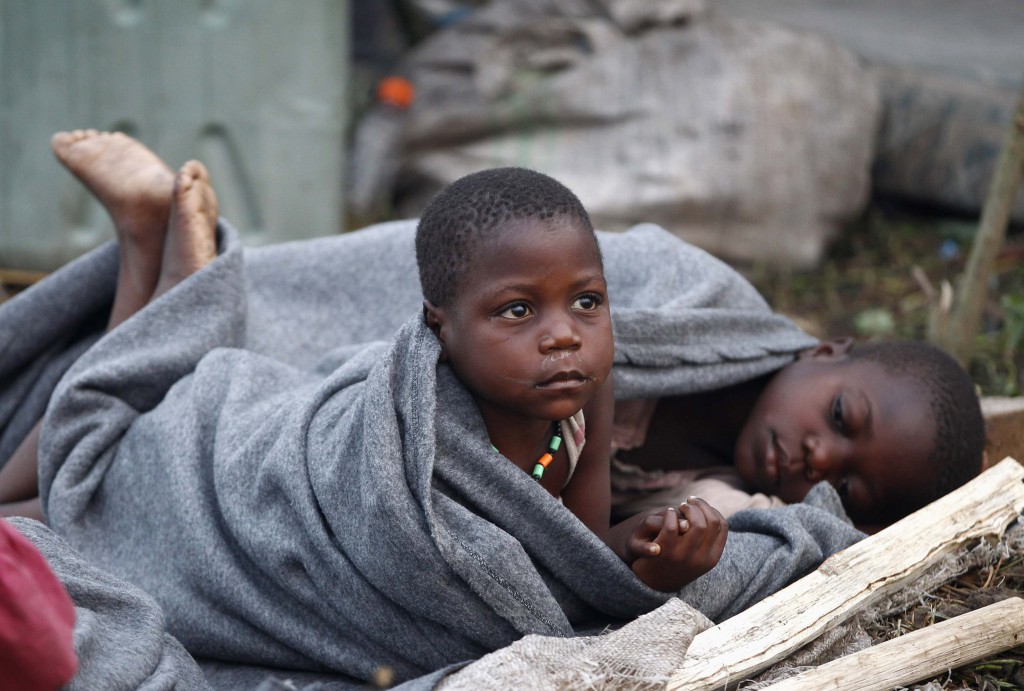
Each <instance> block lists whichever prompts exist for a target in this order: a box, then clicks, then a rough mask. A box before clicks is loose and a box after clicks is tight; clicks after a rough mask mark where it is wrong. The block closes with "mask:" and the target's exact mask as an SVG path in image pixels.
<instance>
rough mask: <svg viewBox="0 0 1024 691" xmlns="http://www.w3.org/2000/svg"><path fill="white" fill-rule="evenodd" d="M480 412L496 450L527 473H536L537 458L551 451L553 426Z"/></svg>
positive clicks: (511, 416)
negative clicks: (549, 445)
mask: <svg viewBox="0 0 1024 691" xmlns="http://www.w3.org/2000/svg"><path fill="white" fill-rule="evenodd" d="M480 412H481V414H482V416H483V418H484V425H485V426H486V428H487V436H489V437H490V439H491V444H492V445H493V446H494V448H496V449H497V450H498V452H499V453H500V454H501V455H502V456H504V457H505V458H507V459H509V460H510V461H512V462H513V463H514V464H515V465H517V466H518V467H520V468H522V469H523V470H525V471H526V472H527V473H531V472H533V467H534V465H535V464H536V463H537V459H538V458H539V457H540V456H542V455H543V454H544V453H545V452H546V451H547V450H548V444H549V442H550V441H551V434H552V430H553V429H554V423H552V422H551V421H550V420H539V419H537V418H526V417H520V416H514V415H509V414H499V413H496V412H494V411H488V410H485V409H484V408H483V407H481V411H480Z"/></svg>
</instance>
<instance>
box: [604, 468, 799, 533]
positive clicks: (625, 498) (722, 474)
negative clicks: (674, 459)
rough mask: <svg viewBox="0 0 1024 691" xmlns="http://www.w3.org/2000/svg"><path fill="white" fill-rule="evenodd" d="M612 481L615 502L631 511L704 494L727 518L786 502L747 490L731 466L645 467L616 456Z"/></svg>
mask: <svg viewBox="0 0 1024 691" xmlns="http://www.w3.org/2000/svg"><path fill="white" fill-rule="evenodd" d="M611 482H612V505H613V506H614V507H615V509H616V511H621V512H624V513H627V514H633V513H639V512H640V511H646V510H647V509H655V508H659V507H666V506H678V505H679V504H681V503H682V502H684V501H686V500H687V499H689V498H690V497H700V498H701V499H703V500H704V501H706V502H707V503H709V504H711V506H713V507H715V508H716V509H718V511H719V512H720V513H721V514H722V515H723V516H725V517H726V518H728V517H729V516H731V515H733V514H734V513H736V512H738V511H742V510H743V509H769V508H773V507H776V506H785V502H783V501H782V500H781V499H779V498H778V497H774V496H770V495H766V494H759V493H758V494H750V493H748V492H746V491H744V489H743V482H742V481H741V480H740V478H739V475H737V474H736V470H735V469H734V468H732V467H729V466H716V467H712V468H702V469H700V470H657V471H645V470H642V469H640V468H637V467H636V466H634V465H630V464H628V463H623V462H622V461H619V460H616V459H613V460H612V472H611Z"/></svg>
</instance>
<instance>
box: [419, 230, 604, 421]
mask: <svg viewBox="0 0 1024 691" xmlns="http://www.w3.org/2000/svg"><path fill="white" fill-rule="evenodd" d="M434 310H435V312H434V313H435V315H437V316H438V318H439V319H438V321H439V324H438V325H437V332H438V338H439V339H440V340H441V343H442V344H443V346H444V349H445V353H446V355H447V358H448V361H449V363H450V364H451V367H452V368H453V369H454V370H455V373H456V374H457V375H458V376H459V379H460V380H461V381H462V383H463V384H465V385H466V388H468V389H469V390H470V391H471V392H472V393H473V396H474V398H475V399H476V402H477V404H478V406H479V407H480V409H481V412H482V413H483V415H484V419H485V420H491V419H492V417H491V416H492V415H495V414H498V415H505V416H507V415H510V414H511V415H513V416H522V417H525V418H532V419H544V420H561V419H565V418H567V417H569V416H571V415H572V414H574V413H575V412H576V411H578V410H580V409H581V408H582V407H583V405H584V404H585V403H586V402H587V401H588V400H589V399H590V397H591V396H593V394H594V393H595V391H597V390H598V388H599V386H600V385H601V384H602V383H603V382H604V381H605V380H606V379H607V377H608V375H609V373H610V372H611V366H612V354H613V346H612V326H611V317H610V314H609V309H608V292H607V286H606V285H605V280H604V272H603V271H602V270H601V263H600V261H599V256H598V254H597V244H596V241H595V239H594V236H593V234H592V233H590V232H589V231H587V230H585V229H582V228H579V227H577V226H576V225H575V224H573V223H571V222H569V221H568V220H562V221H558V222H557V223H556V225H555V228H554V229H552V228H550V227H549V226H547V225H544V224H542V223H540V222H537V221H533V220H528V219H527V220H523V221H515V222H513V223H512V224H510V227H509V228H507V229H506V230H505V231H504V232H503V233H502V234H501V236H500V237H499V238H497V239H495V240H494V241H492V242H487V243H484V244H483V245H482V246H481V247H479V248H478V249H477V250H476V253H475V254H474V256H473V261H472V266H471V267H470V270H469V272H468V273H467V275H466V276H465V277H464V278H463V280H462V282H461V283H460V285H459V287H458V291H457V293H456V296H455V298H454V299H453V300H452V302H451V304H450V305H448V306H447V307H445V308H434Z"/></svg>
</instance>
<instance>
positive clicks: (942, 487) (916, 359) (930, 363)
mask: <svg viewBox="0 0 1024 691" xmlns="http://www.w3.org/2000/svg"><path fill="white" fill-rule="evenodd" d="M850 358H851V359H862V360H868V361H872V362H877V363H878V364H880V365H881V366H882V367H883V368H885V370H886V371H887V372H888V373H889V374H891V375H892V376H893V377H894V378H897V377H910V378H912V379H914V380H915V381H917V382H918V383H920V384H921V386H922V387H924V389H925V390H926V391H927V392H928V399H929V402H930V403H931V412H932V416H933V417H934V419H935V448H934V449H933V450H932V454H931V459H930V460H931V462H932V467H933V468H935V472H936V489H937V490H938V494H939V496H942V495H945V494H948V493H949V492H951V491H953V490H954V489H956V488H957V487H960V486H961V485H963V484H964V483H966V482H967V481H968V480H971V479H972V478H974V477H975V476H976V475H978V473H979V472H980V471H981V461H982V454H983V453H984V447H985V422H984V419H983V418H982V415H981V404H980V402H979V401H978V395H977V393H976V392H975V389H974V384H973V383H972V382H971V379H970V376H969V375H968V374H967V372H966V371H965V370H964V369H963V368H962V367H961V366H960V365H959V363H957V361H956V360H954V359H953V358H952V357H950V356H949V355H947V354H946V353H945V352H943V351H942V350H940V349H939V348H937V347H935V346H932V345H928V344H926V343H920V342H916V341H905V342H884V343H871V344H866V345H859V346H856V347H854V348H853V349H852V350H851V351H850Z"/></svg>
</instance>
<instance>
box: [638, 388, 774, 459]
mask: <svg viewBox="0 0 1024 691" xmlns="http://www.w3.org/2000/svg"><path fill="white" fill-rule="evenodd" d="M769 378H770V375H769V376H768V377H760V378H758V379H754V380H752V381H749V382H744V383H741V384H736V385H734V386H729V387H726V388H724V389H717V390H715V391H709V392H705V393H696V394H687V395H682V396H667V397H665V398H662V399H660V400H659V401H658V406H657V408H656V409H655V411H654V415H653V416H652V417H651V423H650V426H649V427H648V429H647V440H646V442H645V443H644V445H643V446H642V447H640V448H638V449H634V450H632V451H629V452H619V456H620V458H622V460H624V461H627V462H629V463H633V464H635V465H638V466H640V467H641V468H647V469H652V470H653V469H665V470H669V469H697V468H704V467H708V466H711V465H731V464H732V462H733V453H734V451H735V446H736V438H737V436H739V433H740V430H741V429H742V428H743V425H744V423H745V422H746V420H747V417H748V416H749V415H750V411H751V410H752V409H753V407H754V403H755V402H756V401H757V397H758V396H759V395H760V393H761V391H762V390H763V389H764V386H765V384H766V382H767V381H768V379H769Z"/></svg>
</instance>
